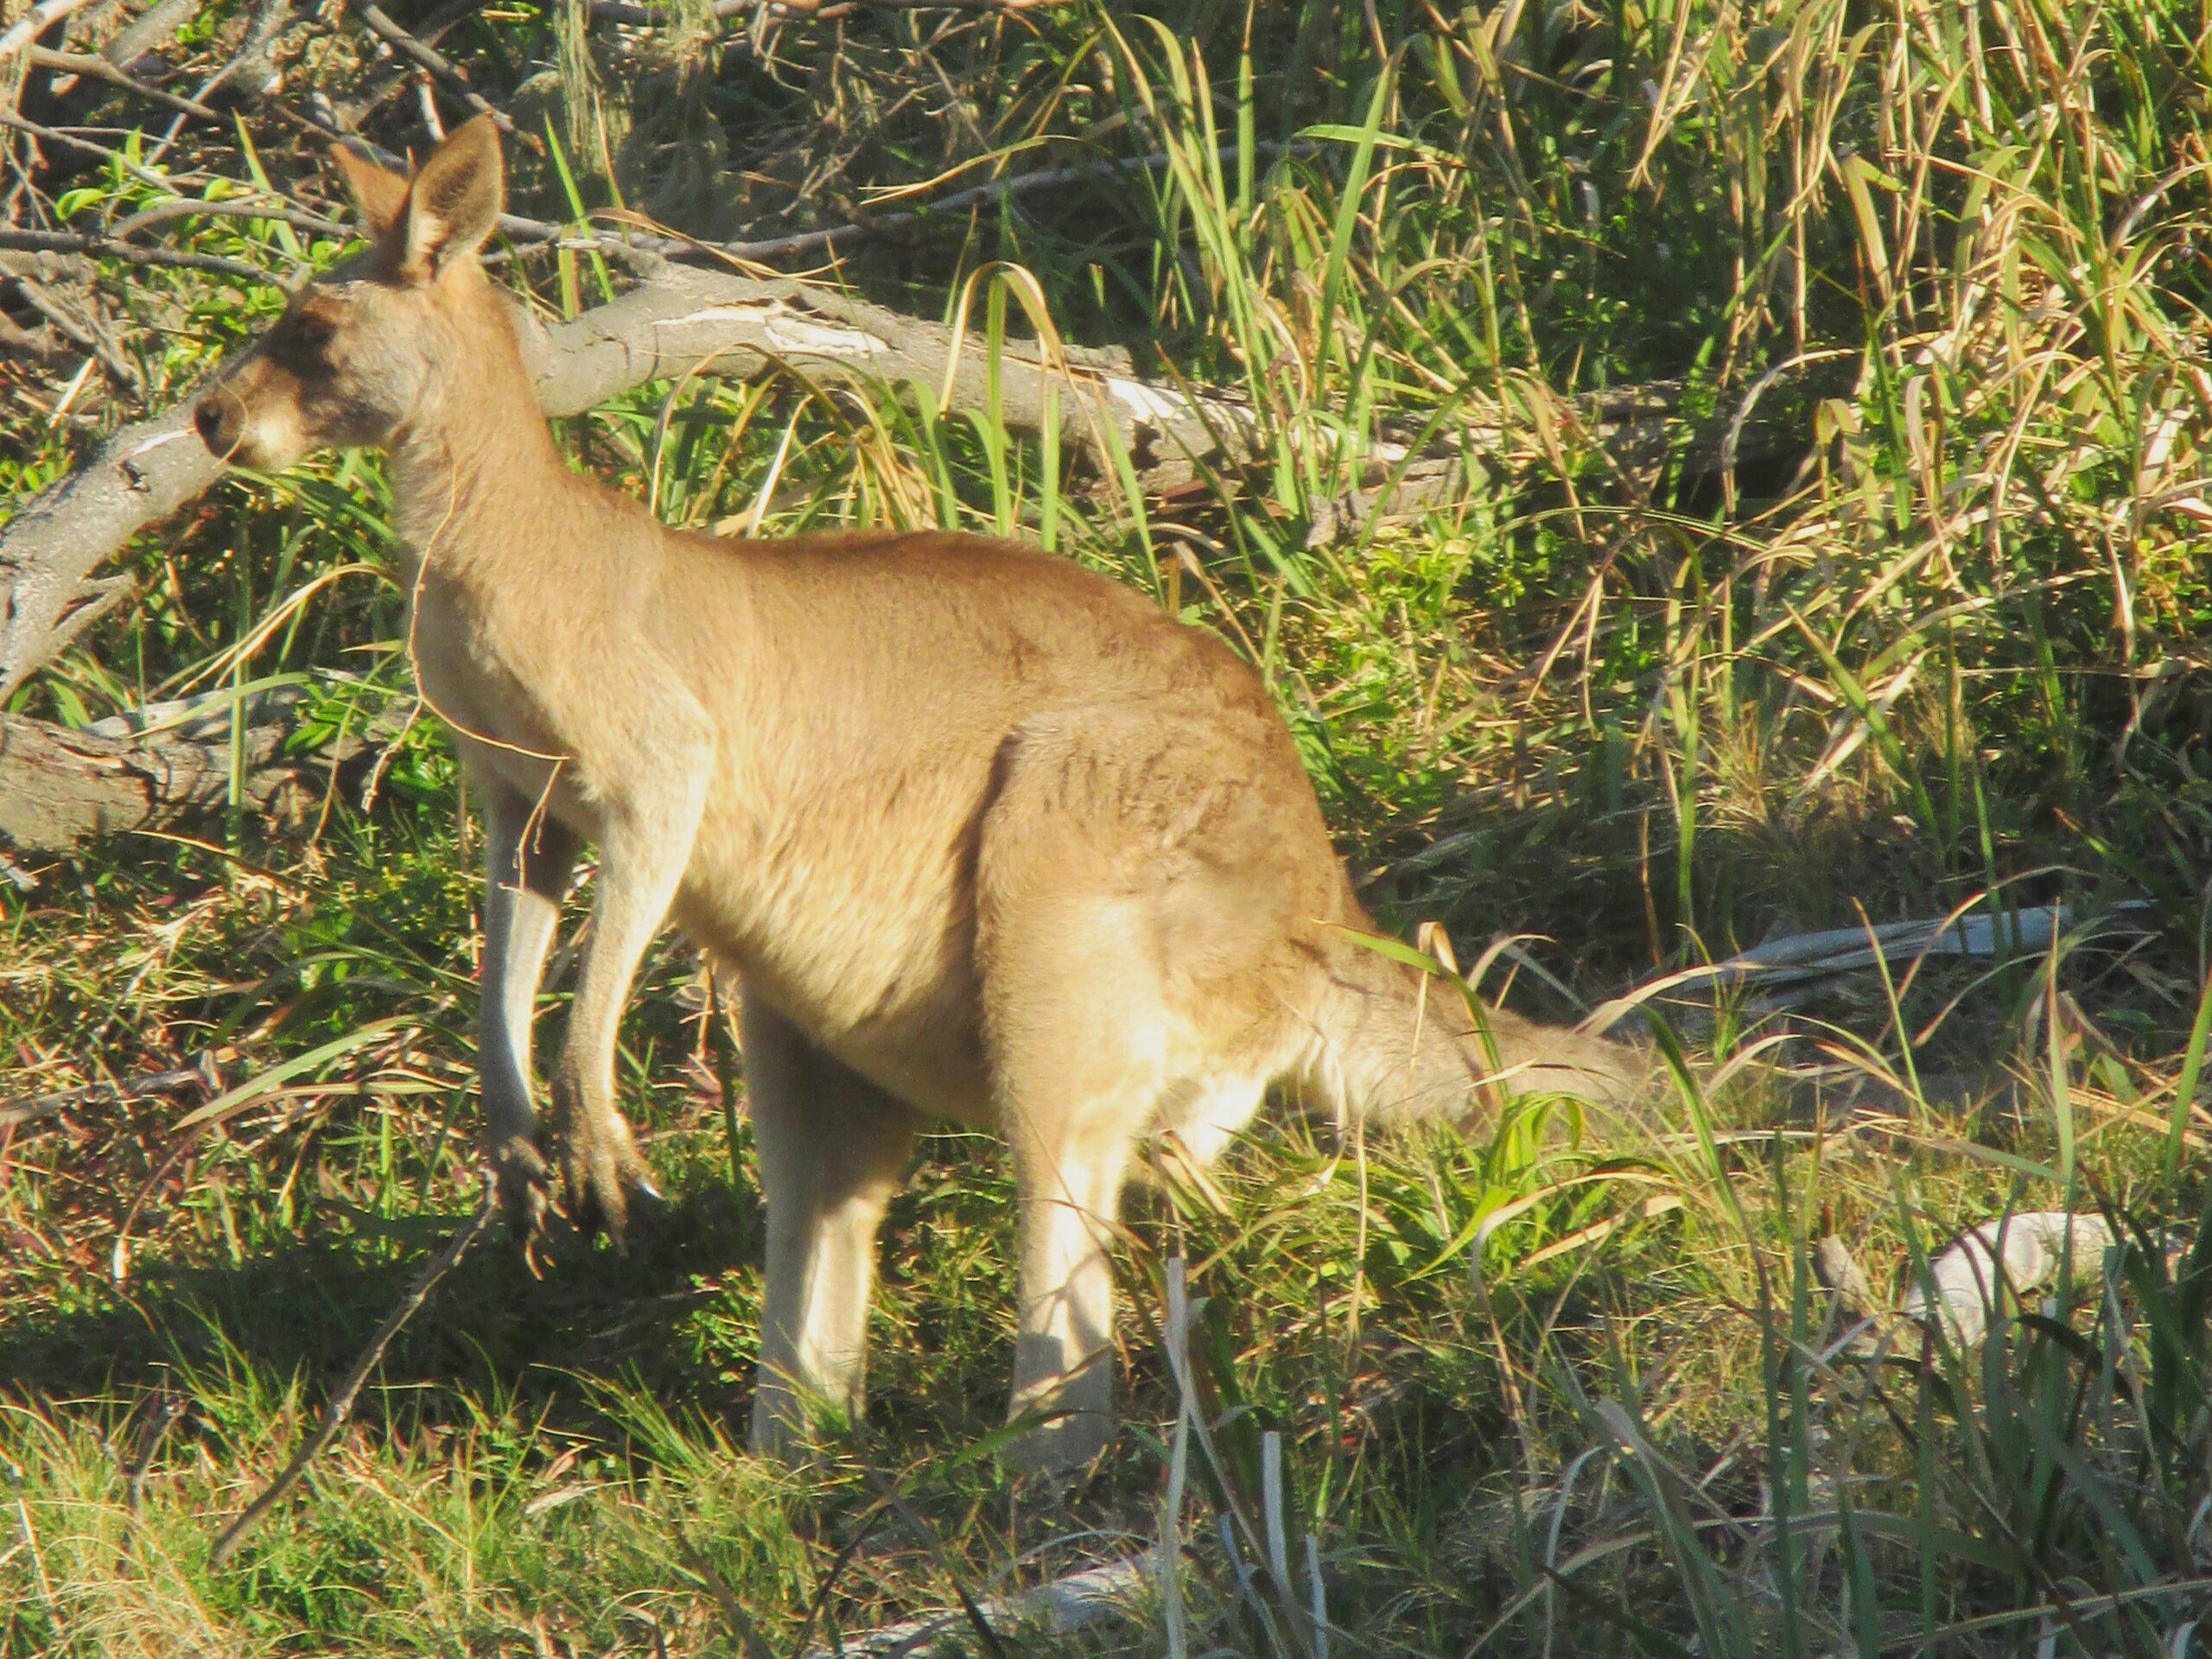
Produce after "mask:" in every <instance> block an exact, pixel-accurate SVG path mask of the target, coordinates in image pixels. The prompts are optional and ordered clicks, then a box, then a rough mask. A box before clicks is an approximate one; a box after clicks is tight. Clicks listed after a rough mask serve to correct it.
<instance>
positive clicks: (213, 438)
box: [192, 397, 238, 455]
mask: <svg viewBox="0 0 2212 1659" xmlns="http://www.w3.org/2000/svg"><path fill="white" fill-rule="evenodd" d="M232 409H233V404H232V402H231V400H230V399H229V398H227V397H202V398H201V399H200V402H199V404H198V405H197V406H196V407H195V408H194V410H193V411H192V423H193V425H194V426H195V427H197V428H199V429H200V442H202V443H204V444H206V445H207V448H209V449H211V450H213V452H214V453H215V454H219V455H227V454H230V453H231V451H232V449H234V448H237V447H238V423H237V421H236V420H235V419H234V418H232Z"/></svg>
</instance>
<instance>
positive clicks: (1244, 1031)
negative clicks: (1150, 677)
mask: <svg viewBox="0 0 2212 1659" xmlns="http://www.w3.org/2000/svg"><path fill="white" fill-rule="evenodd" d="M1223 726H1224V722H1220V721H1203V720H1198V721H1194V720H1189V719H1185V718H1184V717H1182V716H1181V715H1179V713H1178V712H1177V711H1176V710H1174V709H1171V708H1164V707H1160V706H1156V705H1143V706H1137V707H1119V706H1112V707H1104V708H1084V709H1072V710H1069V711H1066V712H1065V713H1064V714H1059V715H1050V716H1042V717H1039V719H1037V720H1035V721H1032V722H1030V723H1029V724H1028V725H1027V726H1026V727H1025V728H1023V729H1022V730H1021V731H1020V733H1019V734H1017V735H1016V738H1015V740H1014V741H1013V742H1012V743H1011V744H1010V745H1009V746H1008V749H1007V753H1006V754H1005V755H1004V756H1003V757H1002V758H1001V787H1000V791H999V795H998V798H996V800H995V802H994V803H993V804H992V807H991V809H990V811H989V813H988V816H987V817H986V820H985V823H984V826H983V833H982V842H981V845H980V848H979V850H978V858H977V868H976V957H977V963H978V966H979V968H980V970H981V976H982V991H983V1005H984V1007H983V1014H984V1027H985V1037H986V1044H987V1052H988V1064H989V1067H990V1072H991V1084H992V1090H993V1105H994V1109H995V1113H996V1116H997V1119H998V1122H999V1126H1000V1128H1001V1133H1003V1134H1004V1135H1006V1137H1007V1141H1008V1142H1009V1143H1010V1145H1011V1146H1012V1147H1013V1149H1014V1174H1015V1179H1016V1184H1017V1187H1018V1191H1019V1197H1020V1234H1021V1239H1020V1252H1021V1262H1020V1325H1019V1329H1018V1332H1017V1334H1016V1337H1015V1346H1014V1415H1015V1416H1016V1417H1017V1418H1020V1417H1023V1416H1027V1415H1031V1414H1045V1415H1046V1417H1047V1418H1048V1419H1049V1421H1046V1422H1044V1423H1042V1424H1041V1425H1040V1426H1039V1427H1037V1428H1036V1429H1035V1430H1034V1431H1033V1433H1031V1434H1030V1435H1029V1437H1028V1438H1027V1440H1025V1441H1024V1442H1023V1443H1022V1444H1021V1445H1020V1446H1019V1447H1017V1449H1016V1452H1015V1459H1016V1460H1017V1461H1019V1462H1021V1463H1025V1464H1027V1465H1030V1466H1032V1467H1037V1468H1045V1469H1066V1468H1069V1467H1071V1466H1073V1465H1077V1464H1079V1463H1082V1462H1084V1461H1086V1460H1088V1459H1090V1457H1091V1456H1092V1455H1093V1454H1095V1453H1096V1452H1097V1451H1099V1450H1100V1449H1101V1448H1102V1447H1103V1446H1104V1445H1105V1443H1106V1440H1107V1437H1108V1434H1109V1430H1110V1427H1111V1421H1110V1417H1109V1405H1110V1403H1111V1402H1110V1395H1111V1386H1112V1363H1111V1351H1110V1345H1111V1341H1112V1333H1113V1275H1112V1270H1111V1267H1110V1263H1109V1255H1108V1251H1109V1246H1110V1244H1111V1243H1112V1240H1113V1238H1114V1235H1115V1232H1116V1223H1117V1217H1118V1213H1119V1206H1120V1199H1121V1190H1122V1182H1123V1180H1124V1179H1125V1178H1126V1177H1127V1175H1128V1168H1129V1164H1130V1160H1131V1155H1132V1154H1133V1152H1134V1150H1135V1146H1136V1143H1137V1142H1138V1141H1140V1140H1141V1138H1142V1137H1143V1136H1144V1135H1147V1134H1149V1133H1150V1132H1152V1131H1153V1130H1154V1129H1155V1128H1159V1127H1161V1126H1162V1125H1163V1123H1164V1122H1167V1121H1170V1120H1173V1121H1175V1122H1177V1124H1178V1126H1179V1128H1183V1127H1187V1128H1191V1129H1192V1131H1193V1133H1195V1134H1197V1135H1198V1140H1199V1141H1200V1142H1201V1144H1200V1145H1199V1146H1198V1147H1197V1148H1196V1149H1195V1154H1196V1155H1198V1156H1199V1157H1202V1158H1203V1157H1209V1156H1211V1154H1213V1153H1214V1152H1216V1151H1217V1150H1218V1149H1219V1144H1220V1141H1222V1140H1224V1139H1225V1138H1226V1136H1227V1134H1228V1133H1230V1132H1233V1130H1234V1129H1235V1128H1239V1127H1241V1126H1242V1124H1243V1122H1244V1121H1245V1120H1246V1119H1247V1118H1249V1116H1250V1115H1251V1112H1252V1110H1253V1109H1254V1108H1255V1106H1256V1105H1257V1103H1258V1101H1259V1097H1260V1095H1261V1093H1262V1090H1263V1089H1264V1087H1265V1085H1266V1083H1267V1081H1268V1079H1269V1078H1270V1077H1274V1076H1275V1075H1277V1074H1278V1073H1279V1072H1280V1071H1281V1070H1282V1069H1283V1066H1284V1064H1285V1063H1286V1061H1287V1058H1288V1056H1289V1054H1290V1052H1291V1050H1292V1048H1293V1047H1294V1043H1295V1039H1296V1034H1297V1033H1295V1032H1294V1030H1293V1029H1292V1028H1291V1020H1290V1016H1289V1014H1288V1009H1289V1008H1290V1007H1291V1006H1292V1005H1293V1003H1294V1001H1295V999H1294V997H1293V996H1291V995H1289V994H1288V991H1287V988H1286V986H1285V984H1284V983H1283V982H1282V980H1283V976H1284V974H1285V973H1286V972H1287V971H1294V970H1295V967H1296V964H1292V966H1291V968H1290V969H1286V967H1285V964H1284V962H1283V960H1282V957H1283V955H1284V952H1285V950H1286V945H1285V940H1286V938H1287V921H1286V918H1287V916H1288V915H1289V914H1292V913H1295V912H1296V910H1297V909H1298V908H1299V907H1304V908H1307V909H1310V908H1312V907H1313V904H1314V903H1318V902H1319V901H1318V900H1313V899H1309V898H1308V896H1307V895H1306V893H1303V892H1302V890H1301V887H1300V880H1299V871H1298V870H1297V869H1296V868H1290V869H1280V868H1276V863H1277V856H1276V849H1280V848H1281V846H1282V845H1283V844H1284V833H1283V830H1284V826H1283V823H1282V819H1281V814H1280V813H1279V812H1278V811H1277V810H1275V808H1276V803H1275V801H1274V795H1273V792H1272V791H1270V790H1269V789H1268V778H1267V776H1266V775H1265V773H1264V772H1262V775H1261V776H1260V778H1259V779H1257V780H1256V781H1255V778H1254V767H1253V764H1252V762H1253V757H1252V753H1251V744H1250V741H1249V733H1245V732H1240V731H1238V730H1236V729H1235V728H1230V729H1228V730H1226V731H1224V729H1223ZM1293 764H1294V760H1293ZM1300 782H1301V784H1302V779H1301V780H1300ZM1309 795H1310V791H1309ZM1324 845H1325V843H1324ZM1338 879H1339V880H1340V878H1338ZM1178 1107H1180V1108H1182V1109H1183V1110H1182V1111H1180V1112H1179V1111H1178V1110H1177V1108H1178ZM1192 1115H1194V1117H1193V1116H1192Z"/></svg>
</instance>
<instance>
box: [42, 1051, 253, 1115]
mask: <svg viewBox="0 0 2212 1659" xmlns="http://www.w3.org/2000/svg"><path fill="white" fill-rule="evenodd" d="M236 1058H238V1051H237V1050H235V1049H223V1050H220V1051H218V1052H214V1053H209V1054H204V1055H202V1056H201V1057H200V1059H199V1060H198V1061H197V1062H196V1063H195V1064H194V1065H180V1066H174V1067H172V1068H171V1069H169V1070H168V1071H148V1072H145V1073H143V1075H141V1076H138V1077H128V1078H125V1079H124V1080H123V1081H122V1082H120V1083H86V1084H79V1085H78V1086H77V1087H75V1088H73V1089H60V1090H55V1091H54V1093H52V1094H50V1095H33V1096H30V1097H29V1099H28V1100H11V1101H10V1102H8V1103H6V1104H4V1105H0V1133H5V1132H6V1131H7V1130H10V1129H16V1128H22V1126H23V1125H24V1124H26V1123H36V1122H40V1121H41V1119H44V1118H48V1117H55V1116H60V1114H61V1113H63V1112H66V1111H67V1110H68V1109H70V1108H71V1107H73V1106H92V1105H101V1106H105V1105H109V1104H116V1105H120V1104H122V1103H124V1102H126V1101H133V1100H139V1099H143V1097H144V1096H148V1095H173V1094H175V1093H176V1092H177V1091H178V1090H181V1089H195V1088H196V1089H204V1090H207V1091H209V1092H210V1093H213V1091H214V1090H218V1089H220V1088H221V1087H222V1086H223V1074H222V1072H221V1071H220V1070H219V1068H220V1067H221V1066H223V1065H228V1064H229V1063H230V1062H231V1061H232V1060H234V1059H236Z"/></svg>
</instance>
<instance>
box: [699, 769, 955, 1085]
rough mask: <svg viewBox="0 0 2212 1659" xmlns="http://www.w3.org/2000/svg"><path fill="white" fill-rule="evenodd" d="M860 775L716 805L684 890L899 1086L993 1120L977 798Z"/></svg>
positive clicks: (856, 1056) (716, 932)
mask: <svg viewBox="0 0 2212 1659" xmlns="http://www.w3.org/2000/svg"><path fill="white" fill-rule="evenodd" d="M932 781H933V782H934V783H935V784H936V785H937V787H934V788H925V789H921V790H914V789H909V788H906V787H892V788H885V787H880V786H875V787H871V786H869V785H868V783H867V782H865V781H861V782H859V783H856V784H855V785H853V786H851V787H849V788H843V789H839V790H837V791H833V792H831V793H830V794H829V795H828V796H827V797H825V798H820V799H817V800H816V801H813V802H810V803H809V804H806V805H805V806H804V808H801V809H798V810H789V811H786V812H784V813H781V814H779V815H778V816H777V817H775V818H774V819H773V820H772V821H770V822H768V823H762V822H760V820H759V819H758V818H756V817H753V814H751V813H749V812H748V813H745V814H742V815H741V814H739V813H737V812H734V811H733V812H729V813H726V814H725V813H717V812H714V811H711V810H710V812H709V821H708V822H707V823H705V824H703V825H702V828H701V831H700V836H699V841H698V844H697V847H696V849H695V851H694V853H693V856H692V860H691V865H690V869H689V870H688V872H687V873H686V875H685V879H684V883H683V889H682V891H681V892H680V893H678V895H677V901H676V919H677V922H678V924H679V925H681V926H682V927H683V930H684V931H685V932H686V933H688V934H689V935H690V937H691V938H693V939H694V940H695V941H696V943H697V944H700V945H701V946H702V947H703V948H704V949H706V950H709V951H711V952H712V953H713V954H714V955H715V957H718V958H719V959H720V960H721V961H723V962H725V963H728V964H729V965H730V966H732V967H734V968H735V969H737V971H738V972H739V973H740V974H741V975H742V976H743V977H744V980H745V983H746V988H747V993H748V995H755V996H759V997H760V998H761V999H763V1000H764V1001H766V1002H767V1003H768V1004H769V1005H770V1006H771V1007H774V1008H775V1009H776V1010H777V1011H778V1012H779V1013H780V1014H783V1015H784V1016H785V1018H786V1019H787V1020H791V1023H792V1024H793V1025H794V1026H796V1027H798V1029H799V1030H800V1031H802V1032H804V1033H805V1034H806V1035H807V1037H808V1038H809V1039H810V1040H812V1041H813V1042H814V1043H816V1044H817V1046H820V1047H821V1048H823V1050H824V1051H826V1052H829V1053H830V1054H832V1055H834V1056H836V1058H838V1059H840V1060H842V1061H843V1062H844V1063H845V1064H846V1065H849V1066H850V1067H852V1068H853V1070H854V1071H858V1072H859V1073H860V1074H861V1076H862V1077H867V1078H868V1079H869V1080H871V1081H872V1082H874V1083H875V1084H879V1085H880V1086H881V1087H882V1088H884V1089H886V1090H889V1091H890V1092H891V1093H893V1094H894V1095H896V1096H899V1098H900V1099H902V1100H905V1101H907V1102H909V1103H912V1104H913V1105H915V1106H918V1107H919V1108H921V1109H924V1110H925V1111H928V1112H931V1113H933V1114H936V1115H938V1116H944V1117H950V1118H953V1119H956V1120H957V1121H959V1122H965V1123H970V1124H976V1125H978V1126H984V1125H988V1123H989V1122H990V1121H991V1111H990V1087H989V1080H988V1073H987V1071H986V1068H985V1065H984V1061H983V1039H982V1007H981V1001H982V999H981V995H980V989H979V987H978V984H977V979H976V905H975V887H974V864H975V856H974V848H975V836H974V834H973V831H972V828H971V827H970V825H969V819H971V818H972V817H973V816H974V814H975V813H976V811H977V810H980V796H981V793H982V791H981V787H980V780H978V786H977V787H976V789H975V790H974V791H973V794H974V795H975V796H976V800H974V801H972V802H971V801H964V800H963V799H961V796H962V795H963V794H964V793H967V792H968V791H962V790H960V789H958V788H957V786H955V787H950V788H948V787H946V786H945V785H947V784H948V783H950V782H951V780H950V779H946V778H945V777H944V776H943V775H942V774H939V775H938V777H937V778H936V779H933V780H932Z"/></svg>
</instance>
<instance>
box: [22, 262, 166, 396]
mask: <svg viewBox="0 0 2212 1659" xmlns="http://www.w3.org/2000/svg"><path fill="white" fill-rule="evenodd" d="M14 280H15V284H16V291H17V292H18V293H20V294H21V295H22V296H23V300H24V302H25V303H27V304H28V305H29V306H30V308H32V309H33V310H34V311H36V312H37V313H38V314H39V315H41V317H44V318H45V319H46V320H47V321H48V322H49V323H51V324H53V325H54V327H55V329H57V330H58V331H59V332H60V333H61V334H64V335H66V336H67V338H69V339H70V340H74V341H75V342H76V343H77V344H78V345H79V346H81V347H83V348H84V349H85V350H86V351H88V352H90V353H92V355H93V356H94V357H95V358H97V359H99V364H100V366H101V367H102V368H104V369H105V370H106V371H107V372H108V376H109V378H111V379H112V380H113V381H114V382H115V383H116V384H117V385H119V386H121V387H123V388H124V390H125V391H134V392H135V391H141V390H143V388H142V386H141V385H140V383H139V379H138V372H137V369H135V368H133V367H132V366H131V364H130V359H128V358H126V357H124V355H123V353H122V352H121V351H120V350H118V348H117V346H116V344H115V342H114V341H113V340H110V339H109V338H108V337H107V336H106V335H105V334H103V333H102V332H101V331H100V329H99V325H98V324H97V323H96V322H94V321H92V320H91V319H88V318H85V317H79V316H75V315H72V314H71V312H70V310H69V308H68V307H67V306H66V305H64V304H62V303H61V302H60V299H59V298H58V297H57V296H54V295H53V294H51V293H49V292H48V290H47V287H46V284H45V283H41V282H40V281H38V280H37V279H36V278H35V277H23V276H18V277H16V278H15V279H14Z"/></svg>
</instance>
